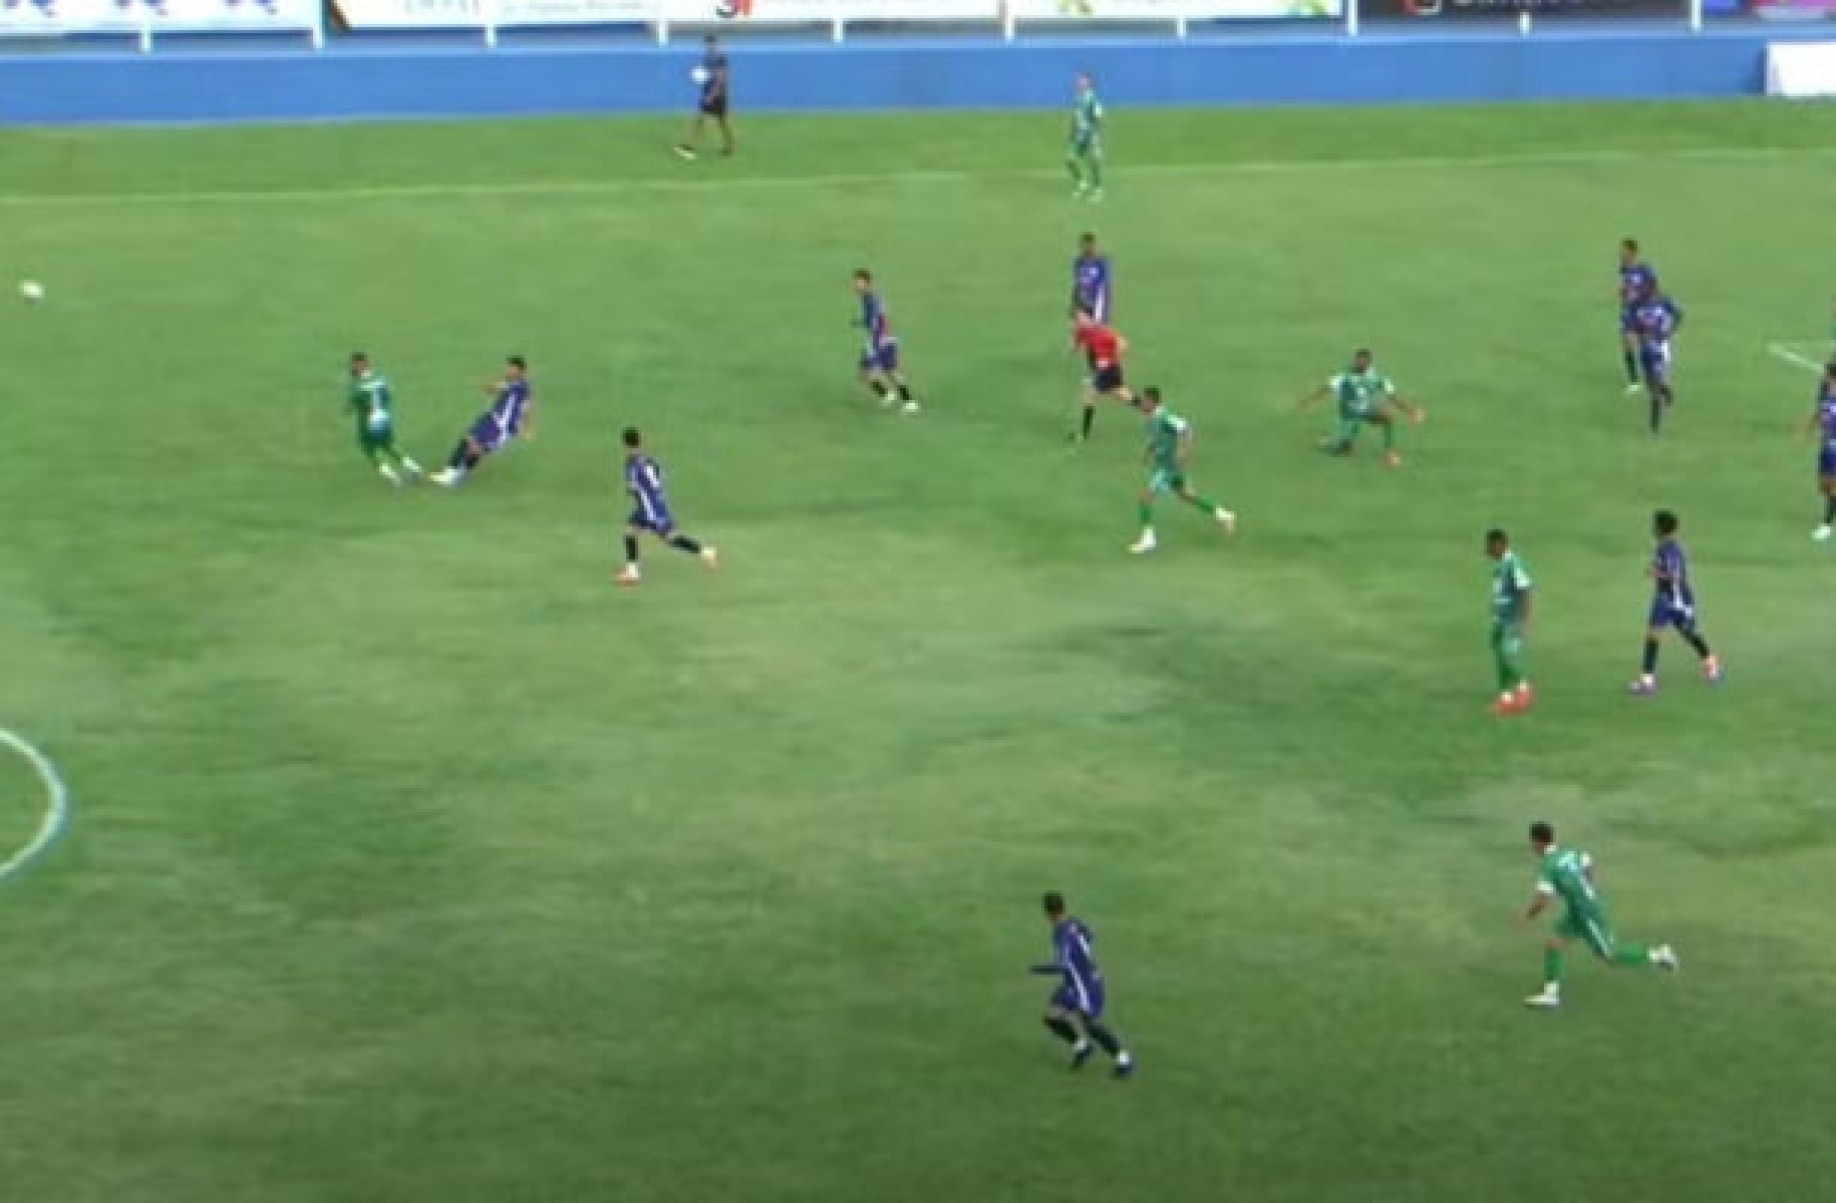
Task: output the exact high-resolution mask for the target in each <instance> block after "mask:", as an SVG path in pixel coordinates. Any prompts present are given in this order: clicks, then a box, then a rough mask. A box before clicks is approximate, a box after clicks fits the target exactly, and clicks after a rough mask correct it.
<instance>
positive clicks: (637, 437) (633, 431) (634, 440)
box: [619, 426, 644, 448]
mask: <svg viewBox="0 0 1836 1203" xmlns="http://www.w3.org/2000/svg"><path fill="white" fill-rule="evenodd" d="M619 437H620V438H621V439H622V440H623V441H624V444H625V446H627V447H632V448H637V447H642V446H643V445H644V436H643V435H641V434H639V433H638V428H637V427H635V426H627V427H625V433H624V434H622V435H620V436H619Z"/></svg>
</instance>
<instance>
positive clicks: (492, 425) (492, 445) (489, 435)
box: [465, 414, 510, 451]
mask: <svg viewBox="0 0 1836 1203" xmlns="http://www.w3.org/2000/svg"><path fill="white" fill-rule="evenodd" d="M465 437H466V438H468V439H470V440H472V441H473V442H474V443H477V444H478V446H479V449H480V450H483V451H496V450H497V449H498V448H499V447H502V446H503V445H504V444H505V443H507V442H509V441H510V436H509V435H507V434H505V433H504V430H503V427H501V426H499V425H498V424H497V419H496V418H493V417H491V416H490V415H489V414H487V415H485V416H484V417H482V418H480V419H478V420H477V421H476V422H473V423H472V425H471V428H470V429H469V430H467V431H466V432H465Z"/></svg>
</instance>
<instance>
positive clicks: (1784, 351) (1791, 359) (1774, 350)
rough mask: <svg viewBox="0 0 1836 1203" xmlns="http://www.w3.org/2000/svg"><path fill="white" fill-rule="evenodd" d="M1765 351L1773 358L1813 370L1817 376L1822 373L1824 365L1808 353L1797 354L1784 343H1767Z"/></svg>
mask: <svg viewBox="0 0 1836 1203" xmlns="http://www.w3.org/2000/svg"><path fill="white" fill-rule="evenodd" d="M1766 353H1767V354H1768V355H1770V356H1772V357H1773V358H1774V359H1779V360H1783V361H1784V362H1786V363H1788V364H1791V365H1792V366H1793V367H1799V368H1803V369H1804V370H1805V371H1807V372H1815V373H1817V374H1818V375H1819V376H1821V375H1822V374H1823V366H1824V365H1822V364H1820V363H1818V362H1817V361H1816V360H1814V359H1812V358H1811V357H1810V356H1808V355H1800V354H1798V353H1797V352H1796V351H1794V350H1792V349H1791V348H1790V347H1788V346H1786V345H1785V344H1784V343H1767V344H1766Z"/></svg>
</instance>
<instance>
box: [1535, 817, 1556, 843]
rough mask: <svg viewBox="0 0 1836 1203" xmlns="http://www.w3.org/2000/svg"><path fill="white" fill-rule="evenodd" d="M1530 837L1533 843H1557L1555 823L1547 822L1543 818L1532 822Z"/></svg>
mask: <svg viewBox="0 0 1836 1203" xmlns="http://www.w3.org/2000/svg"><path fill="white" fill-rule="evenodd" d="M1530 839H1531V841H1532V842H1533V843H1538V844H1553V843H1555V824H1553V823H1545V822H1543V821H1542V820H1541V819H1538V820H1537V821H1536V822H1534V823H1532V824H1530Z"/></svg>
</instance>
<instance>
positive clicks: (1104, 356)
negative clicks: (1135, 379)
mask: <svg viewBox="0 0 1836 1203" xmlns="http://www.w3.org/2000/svg"><path fill="white" fill-rule="evenodd" d="M1077 345H1078V346H1080V347H1082V348H1083V349H1084V354H1085V355H1086V356H1087V357H1088V358H1089V360H1090V366H1091V367H1092V368H1106V367H1109V366H1110V365H1111V364H1117V363H1121V362H1122V336H1121V335H1119V334H1117V333H1116V332H1115V331H1114V330H1111V329H1110V328H1109V327H1108V326H1094V325H1093V326H1081V327H1079V328H1078V332H1077Z"/></svg>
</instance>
